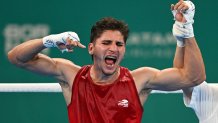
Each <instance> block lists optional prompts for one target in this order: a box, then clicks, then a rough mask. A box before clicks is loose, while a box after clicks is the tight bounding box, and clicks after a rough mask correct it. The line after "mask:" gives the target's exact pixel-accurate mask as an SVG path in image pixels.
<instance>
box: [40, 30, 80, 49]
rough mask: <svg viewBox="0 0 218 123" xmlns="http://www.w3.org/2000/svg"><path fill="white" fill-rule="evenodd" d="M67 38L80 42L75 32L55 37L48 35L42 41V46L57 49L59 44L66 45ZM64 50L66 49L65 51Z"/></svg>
mask: <svg viewBox="0 0 218 123" xmlns="http://www.w3.org/2000/svg"><path fill="white" fill-rule="evenodd" d="M67 38H69V39H71V40H73V41H80V39H79V37H78V35H77V34H76V33H75V32H64V33H60V34H55V35H49V36H46V37H44V38H43V39H42V41H43V45H44V46H45V47H47V48H50V47H58V45H59V44H64V45H65V44H66V39H67ZM65 50H66V49H65Z"/></svg>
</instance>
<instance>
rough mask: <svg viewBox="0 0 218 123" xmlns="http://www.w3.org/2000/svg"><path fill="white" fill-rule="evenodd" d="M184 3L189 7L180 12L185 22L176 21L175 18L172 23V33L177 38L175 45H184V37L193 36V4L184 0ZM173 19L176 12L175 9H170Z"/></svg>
mask: <svg viewBox="0 0 218 123" xmlns="http://www.w3.org/2000/svg"><path fill="white" fill-rule="evenodd" d="M184 2H185V3H186V5H187V6H188V7H189V9H188V10H186V11H185V12H182V14H183V16H184V18H185V20H186V22H185V23H182V22H178V21H177V20H176V21H175V23H174V24H173V35H174V36H175V38H176V39H177V45H178V46H179V47H184V45H185V42H184V41H183V39H184V38H191V37H194V31H193V26H192V24H193V23H194V19H193V18H194V14H195V5H194V4H193V3H192V2H191V1H184ZM172 13H173V16H174V20H175V16H176V14H177V10H173V11H172Z"/></svg>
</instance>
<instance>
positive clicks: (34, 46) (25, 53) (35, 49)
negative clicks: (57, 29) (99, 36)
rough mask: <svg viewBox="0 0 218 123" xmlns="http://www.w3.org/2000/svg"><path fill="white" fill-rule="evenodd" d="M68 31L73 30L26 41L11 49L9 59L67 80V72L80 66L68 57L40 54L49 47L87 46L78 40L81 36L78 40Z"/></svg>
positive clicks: (30, 69)
mask: <svg viewBox="0 0 218 123" xmlns="http://www.w3.org/2000/svg"><path fill="white" fill-rule="evenodd" d="M68 33H71V32H66V33H61V34H57V35H50V36H47V37H44V38H43V39H34V40H30V41H26V42H24V43H22V44H20V45H18V46H16V47H14V48H13V49H12V50H11V51H9V53H8V59H9V61H10V62H11V63H13V64H15V65H16V66H18V67H21V68H24V69H27V70H29V71H32V72H36V73H40V74H43V75H49V76H53V77H55V78H57V79H59V80H63V81H66V78H65V76H64V75H66V73H65V72H67V71H72V72H75V73H76V72H77V70H78V69H79V68H80V67H79V66H76V65H75V64H73V63H72V62H70V61H68V60H66V59H60V58H50V57H48V56H46V55H44V54H40V52H41V51H42V50H43V49H45V48H48V47H58V48H59V49H60V50H63V49H65V50H66V49H67V51H68V52H72V46H80V47H82V48H84V47H85V46H83V45H82V44H81V43H80V42H78V41H79V38H78V40H76V39H73V37H75V36H76V38H77V37H78V36H77V35H73V36H71V35H68ZM73 34H76V33H73ZM71 37H72V38H71Z"/></svg>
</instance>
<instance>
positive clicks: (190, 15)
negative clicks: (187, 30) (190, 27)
mask: <svg viewBox="0 0 218 123" xmlns="http://www.w3.org/2000/svg"><path fill="white" fill-rule="evenodd" d="M184 2H185V3H186V5H187V6H188V7H189V9H188V10H186V11H184V12H181V13H182V14H183V16H184V18H185V20H186V22H185V24H189V23H191V24H193V23H194V15H195V5H194V4H193V3H192V2H191V1H184ZM177 13H178V11H177V10H173V11H172V14H173V17H174V20H176V19H175V16H176V14H177Z"/></svg>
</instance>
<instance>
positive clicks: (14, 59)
mask: <svg viewBox="0 0 218 123" xmlns="http://www.w3.org/2000/svg"><path fill="white" fill-rule="evenodd" d="M186 9H188V10H189V9H190V8H189V7H188V6H187V5H186V3H185V2H183V1H180V2H178V3H177V4H176V5H175V6H174V7H173V10H175V11H176V12H175V18H176V19H178V18H179V19H180V18H182V19H183V18H184V17H183V15H185V14H181V13H179V12H180V11H181V10H182V11H184V10H186ZM188 10H187V11H184V12H187V13H186V14H187V15H189V14H190V12H189V11H188ZM177 11H178V12H177ZM184 26H185V23H178V22H176V23H175V24H174V27H173V28H174V32H175V33H174V35H175V36H176V37H177V38H178V39H182V43H184V42H185V47H184V54H185V55H184V59H183V61H180V62H182V63H183V64H184V66H183V67H179V68H168V69H164V70H158V69H155V68H151V67H141V68H138V69H136V70H133V71H129V70H128V69H127V68H124V67H121V66H120V65H119V64H120V62H121V60H122V59H123V57H124V54H125V50H126V47H125V46H126V40H127V37H128V32H129V30H128V26H127V25H126V24H125V23H124V22H122V21H119V20H116V19H114V18H103V19H101V20H99V21H98V22H96V24H95V25H94V26H93V27H92V29H91V38H90V44H89V46H88V51H89V54H90V55H91V56H92V59H93V62H94V63H93V64H92V65H87V66H83V67H80V66H78V65H76V64H74V63H73V62H71V61H69V60H66V59H61V58H50V57H48V56H46V55H43V54H40V53H39V52H40V51H42V50H43V49H45V48H49V47H58V48H59V49H60V50H65V51H68V52H72V51H73V47H75V46H78V47H81V48H85V46H84V45H82V44H81V43H80V41H79V37H78V36H77V34H76V33H73V32H65V33H61V34H57V35H49V36H46V37H44V38H42V39H34V40H30V41H27V42H24V43H23V44H20V45H18V46H16V47H15V48H14V49H12V50H11V51H10V52H9V54H8V57H9V60H10V61H11V63H13V64H15V65H17V66H19V67H21V68H25V69H27V70H30V71H32V72H37V73H41V74H45V75H50V76H52V77H55V78H56V79H57V80H59V81H61V83H60V85H61V87H62V90H63V95H64V97H65V100H66V103H67V106H68V115H69V121H70V123H140V122H141V118H142V113H143V104H144V102H145V101H146V99H147V97H148V95H149V93H150V91H151V90H153V89H157V90H177V89H181V88H187V87H192V86H195V85H198V84H200V83H201V82H202V81H204V79H205V73H204V64H203V60H202V57H201V53H200V50H199V48H198V46H197V43H196V41H195V38H194V34H193V31H192V32H190V31H189V29H188V30H187V29H186V28H184ZM189 27H192V24H189ZM187 31H188V32H187ZM183 40H184V42H183ZM182 43H181V42H180V43H178V46H182Z"/></svg>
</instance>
